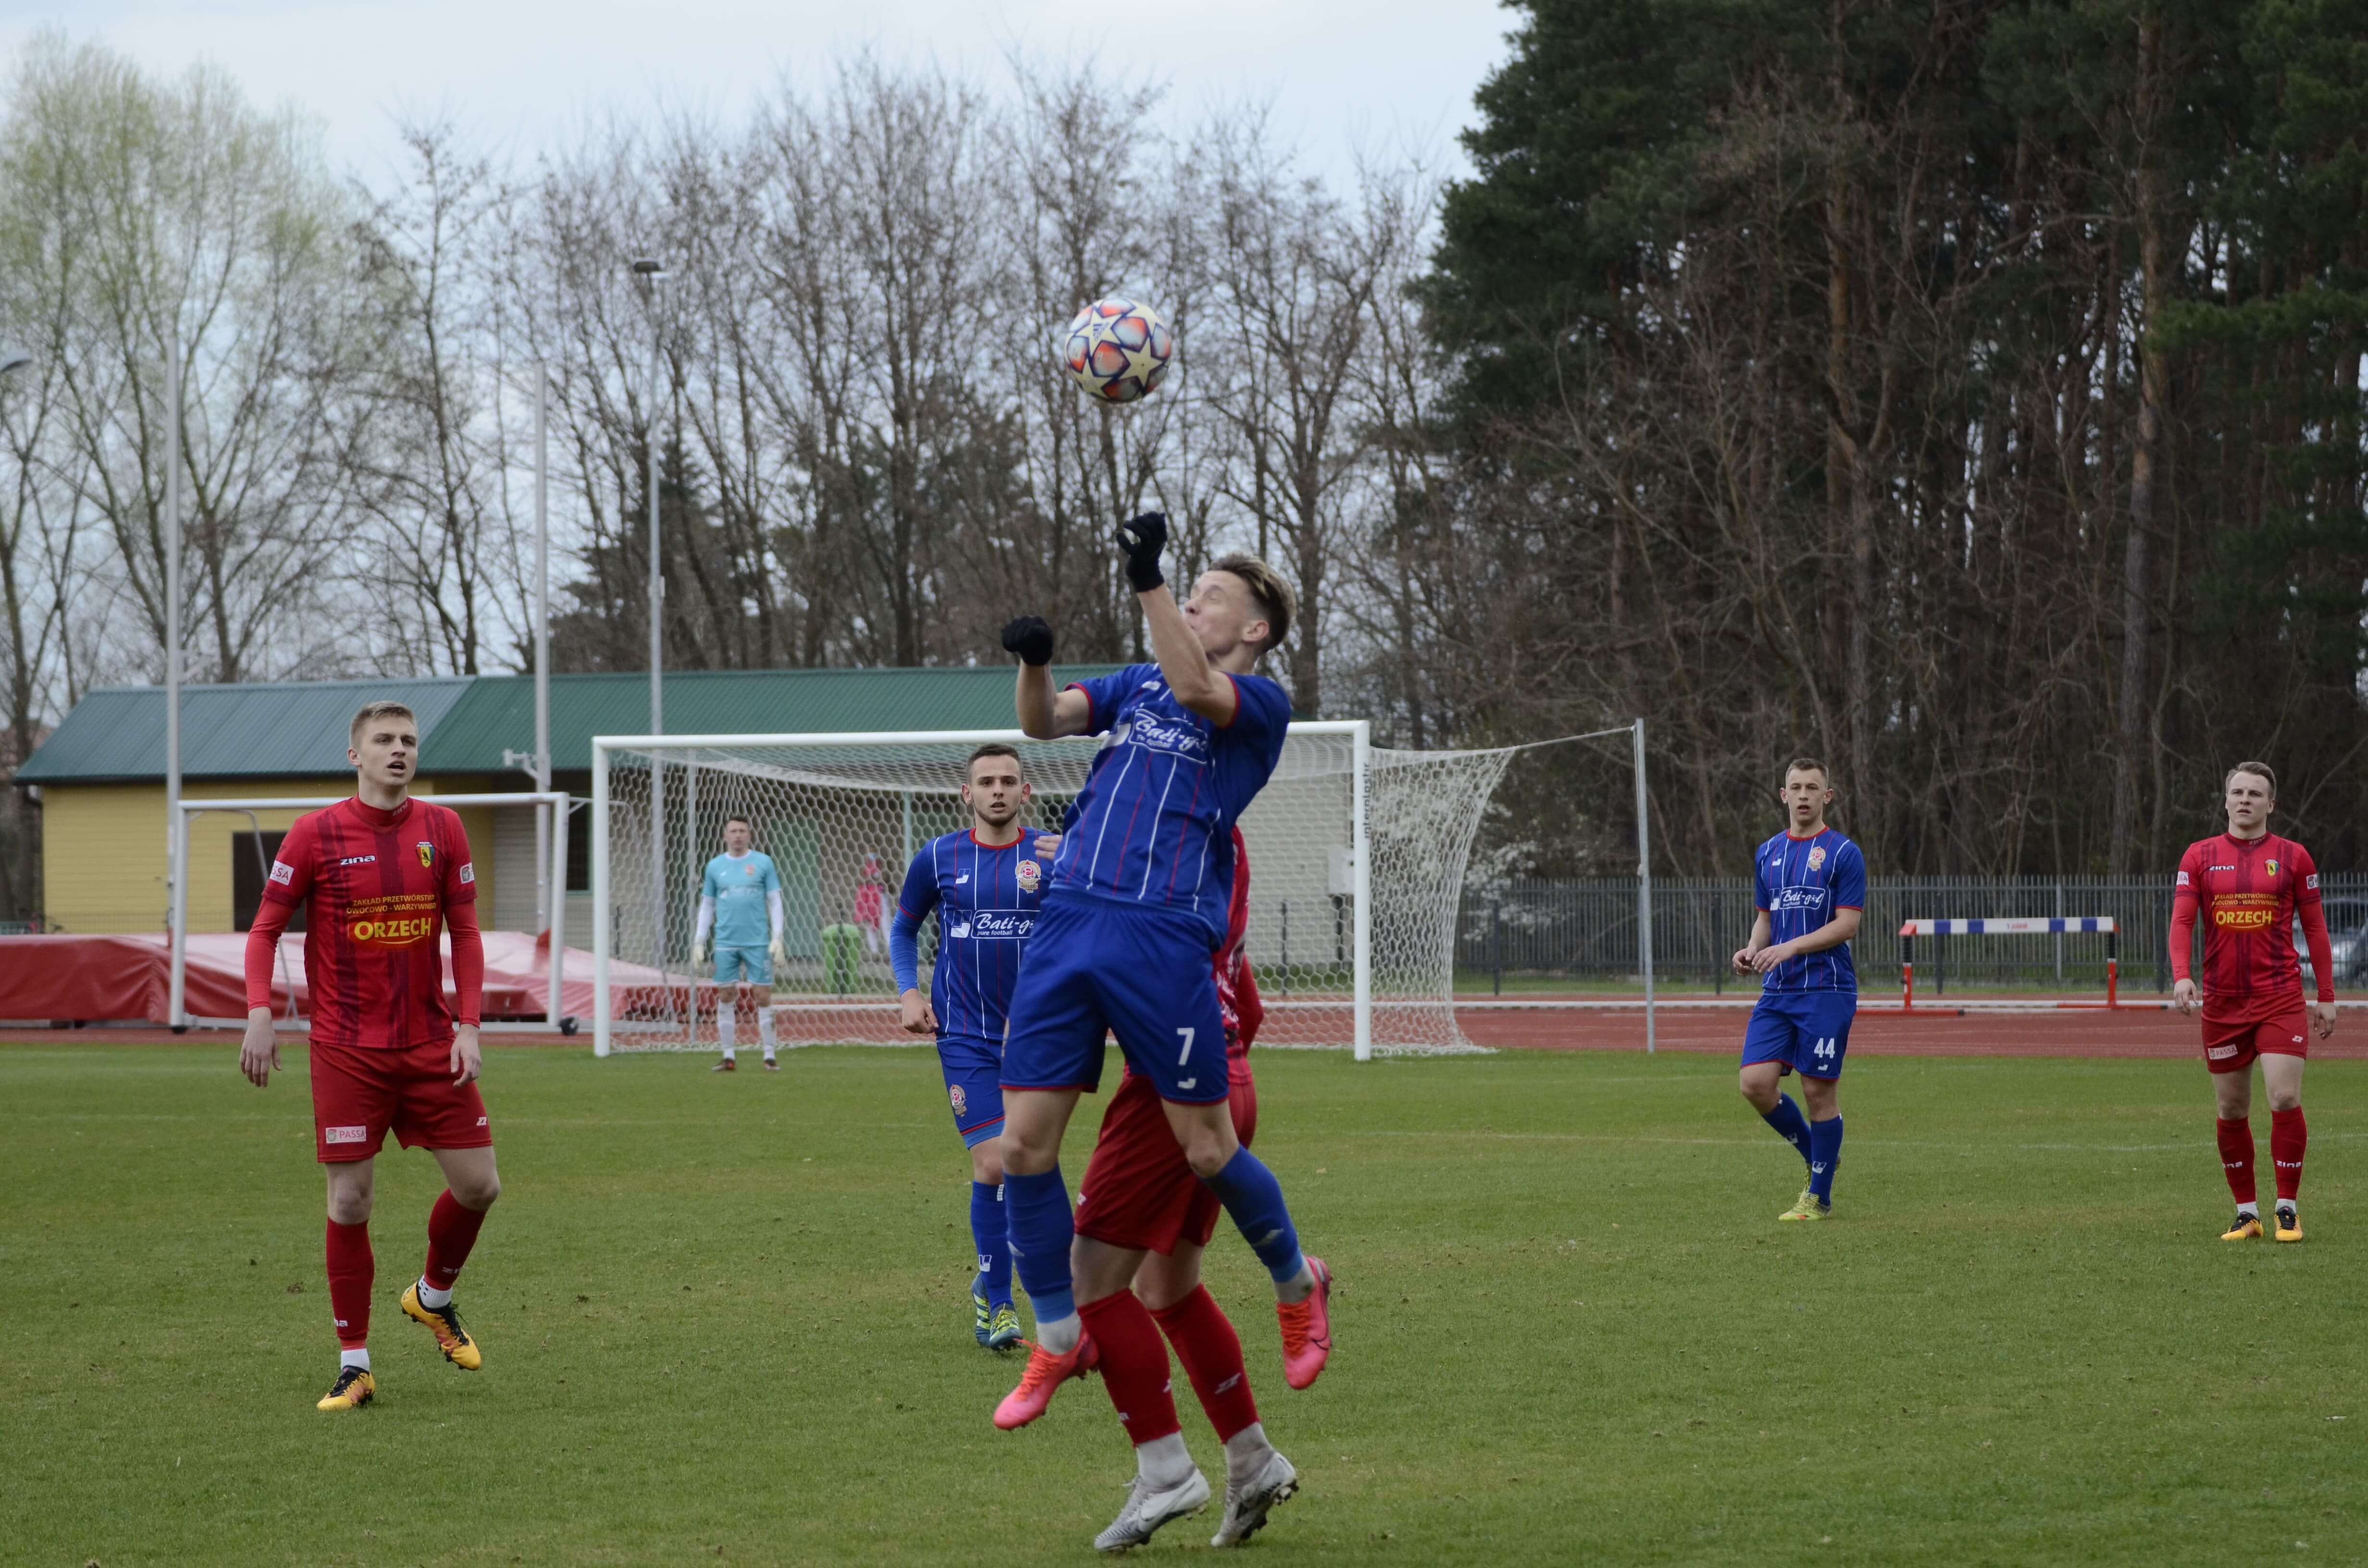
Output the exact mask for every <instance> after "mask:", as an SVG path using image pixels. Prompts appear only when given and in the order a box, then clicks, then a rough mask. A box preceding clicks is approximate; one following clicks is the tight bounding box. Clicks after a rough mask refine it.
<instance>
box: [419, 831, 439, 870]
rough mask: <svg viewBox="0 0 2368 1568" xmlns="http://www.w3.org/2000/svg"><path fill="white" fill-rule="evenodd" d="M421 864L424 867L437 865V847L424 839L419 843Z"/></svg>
mask: <svg viewBox="0 0 2368 1568" xmlns="http://www.w3.org/2000/svg"><path fill="white" fill-rule="evenodd" d="M419 863H420V864H421V865H423V866H433V865H434V864H436V846H434V845H433V844H430V843H428V842H427V840H426V839H424V838H423V839H421V840H420V841H419Z"/></svg>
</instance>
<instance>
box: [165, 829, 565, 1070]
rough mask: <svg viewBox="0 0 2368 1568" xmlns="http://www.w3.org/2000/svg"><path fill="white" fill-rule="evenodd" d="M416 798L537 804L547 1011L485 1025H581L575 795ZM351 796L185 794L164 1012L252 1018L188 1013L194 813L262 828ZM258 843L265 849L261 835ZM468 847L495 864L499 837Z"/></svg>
mask: <svg viewBox="0 0 2368 1568" xmlns="http://www.w3.org/2000/svg"><path fill="white" fill-rule="evenodd" d="M412 798H413V799H414V800H420V801H432V802H434V803H435V804H437V805H439V806H449V807H450V808H452V809H453V810H455V811H461V810H469V809H475V808H495V809H499V810H504V811H511V810H517V809H519V808H528V809H531V810H532V812H533V813H534V822H535V826H534V828H533V830H532V832H533V842H532V843H531V844H530V845H529V846H527V848H526V849H522V850H521V851H520V853H521V854H526V853H528V852H529V851H530V852H531V854H532V856H533V858H532V860H531V861H530V862H529V864H531V865H532V868H533V869H532V881H533V889H534V897H535V902H534V905H533V909H534V914H533V915H532V916H531V920H532V924H533V925H534V926H537V927H539V929H537V930H535V931H534V932H532V933H531V935H533V936H534V937H536V939H537V945H538V946H540V945H541V943H542V941H543V940H544V938H546V937H547V938H548V943H549V951H548V954H547V955H546V957H545V961H544V970H545V973H544V977H543V978H544V984H545V985H546V986H547V987H548V989H547V990H546V992H545V993H544V997H543V1003H544V1006H543V1011H542V1014H541V1017H540V1018H537V1019H523V1020H517V1021H511V1022H498V1023H496V1022H489V1023H486V1024H484V1025H483V1026H481V1028H483V1029H484V1031H486V1032H488V1033H493V1032H499V1031H503V1030H534V1031H537V1032H546V1031H549V1030H551V1029H555V1028H557V1029H564V1031H565V1032H568V1033H573V1032H575V1020H574V1019H573V1018H570V1017H567V1015H566V1008H565V1006H564V995H563V992H562V985H563V982H564V977H565V972H566V961H565V960H566V953H567V943H566V935H567V914H566V911H567V813H568V812H569V810H570V809H571V806H572V804H573V802H571V801H570V800H569V798H568V797H567V795H566V794H564V792H561V791H558V790H552V791H549V792H538V791H533V790H521V791H515V792H511V793H506V794H460V795H415V796H413V797H412ZM350 799H352V797H351V796H350V795H326V796H305V797H301V798H300V797H279V796H274V797H270V798H268V799H267V798H261V797H258V798H255V799H233V800H192V799H188V798H187V797H185V798H183V799H182V801H180V811H179V813H178V816H177V818H176V821H175V822H174V824H173V842H172V846H171V850H172V879H173V895H172V913H171V915H170V917H169V918H170V919H171V922H172V929H171V932H170V933H169V941H170V946H171V960H170V967H171V980H170V992H169V994H168V997H167V1000H166V1005H165V1015H166V1017H168V1018H169V1019H170V1020H171V1023H172V1027H173V1028H176V1029H183V1028H189V1027H190V1026H192V1025H204V1026H213V1027H225V1028H227V1027H240V1028H243V1027H245V1023H246V1019H245V1017H236V1018H211V1017H191V1016H190V1015H189V1013H188V1008H187V1005H186V1004H187V1001H188V935H189V929H188V927H189V920H188V915H189V825H190V824H191V822H192V821H193V820H194V819H195V818H198V817H200V816H204V815H206V814H208V813H210V812H227V813H229V814H232V815H234V816H244V817H245V818H246V821H247V827H248V829H249V830H250V831H251V832H254V833H256V834H257V835H260V834H262V833H263V832H265V831H275V832H276V831H279V830H278V829H270V830H266V829H265V828H264V827H263V825H262V823H261V819H260V818H259V817H258V816H257V814H256V813H258V812H317V811H322V810H324V809H325V808H327V807H330V806H334V805H336V804H339V803H340V802H342V801H347V800H350ZM497 826H498V824H497ZM522 842H523V841H522ZM257 848H258V852H259V849H260V843H259V840H258V845H257ZM469 849H470V853H471V855H472V858H474V859H475V860H476V861H477V862H478V863H479V864H480V865H482V866H485V867H487V868H489V869H490V867H491V866H492V864H493V856H494V854H495V851H496V846H495V845H490V844H488V845H479V844H473V843H472V845H470V846H469ZM488 881H492V878H490V877H487V876H483V875H481V879H480V888H481V891H482V889H483V887H484V885H485V883H486V882H488ZM492 914H493V910H492V909H491V908H490V907H488V906H481V908H480V911H479V914H478V924H479V926H480V927H481V928H483V929H484V930H487V931H492V930H495V929H496V928H497V927H496V926H495V923H494V921H493V920H492V919H491V918H489V916H490V915H492ZM498 928H499V929H507V928H508V927H507V926H502V927H498ZM448 961H449V960H448ZM282 968H283V969H284V968H285V960H283V961H282ZM290 990H291V992H292V990H293V987H292V985H291V986H290Z"/></svg>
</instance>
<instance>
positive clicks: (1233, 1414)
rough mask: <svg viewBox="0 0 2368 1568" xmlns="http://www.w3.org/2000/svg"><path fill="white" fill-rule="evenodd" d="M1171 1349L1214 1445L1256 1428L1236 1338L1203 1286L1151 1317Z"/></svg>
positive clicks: (1255, 1407) (1254, 1407)
mask: <svg viewBox="0 0 2368 1568" xmlns="http://www.w3.org/2000/svg"><path fill="white" fill-rule="evenodd" d="M1151 1315H1152V1316H1153V1317H1154V1318H1156V1319H1157V1320H1158V1322H1159V1326H1160V1328H1161V1330H1162V1331H1164V1332H1165V1333H1166V1334H1167V1342H1168V1343H1169V1344H1170V1345H1173V1346H1176V1358H1177V1359H1178V1360H1179V1361H1181V1362H1183V1363H1184V1372H1185V1375H1186V1376H1188V1377H1190V1379H1191V1380H1192V1392H1194V1393H1196V1394H1199V1395H1200V1396H1201V1409H1202V1410H1204V1411H1206V1412H1208V1415H1209V1425H1210V1426H1214V1427H1215V1428H1216V1429H1217V1438H1218V1440H1219V1441H1220V1442H1231V1441H1233V1437H1234V1434H1235V1433H1236V1432H1239V1431H1241V1430H1243V1429H1244V1428H1245V1427H1247V1426H1254V1425H1256V1424H1257V1422H1258V1402H1257V1401H1256V1400H1253V1399H1252V1398H1251V1397H1250V1375H1249V1372H1248V1370H1247V1369H1246V1368H1244V1367H1243V1365H1242V1340H1241V1335H1237V1334H1235V1332H1234V1325H1233V1323H1232V1321H1231V1320H1229V1319H1228V1318H1227V1317H1226V1316H1225V1313H1224V1309H1223V1308H1222V1307H1220V1306H1218V1305H1217V1299H1216V1298H1215V1297H1213V1296H1212V1295H1210V1294H1209V1288H1208V1287H1207V1286H1205V1285H1202V1286H1200V1287H1198V1288H1196V1289H1195V1290H1193V1292H1192V1293H1191V1294H1190V1295H1189V1296H1187V1297H1185V1298H1184V1299H1183V1300H1182V1301H1178V1302H1177V1303H1176V1304H1175V1305H1174V1306H1172V1307H1163V1308H1161V1309H1160V1310H1159V1311H1158V1312H1154V1313H1152V1314H1151Z"/></svg>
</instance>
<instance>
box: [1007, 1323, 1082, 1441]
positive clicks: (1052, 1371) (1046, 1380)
mask: <svg viewBox="0 0 2368 1568" xmlns="http://www.w3.org/2000/svg"><path fill="white" fill-rule="evenodd" d="M1020 1343H1021V1344H1023V1345H1025V1346H1028V1368H1027V1369H1026V1370H1025V1371H1023V1372H1021V1373H1020V1374H1019V1387H1018V1388H1016V1389H1013V1390H1012V1391H1011V1392H1009V1393H1008V1394H1005V1395H1004V1396H1003V1403H1001V1404H998V1405H996V1407H995V1424H996V1426H999V1427H1001V1428H1002V1429H1003V1430H1004V1431H1006V1432H1016V1431H1018V1430H1019V1428H1020V1427H1022V1426H1027V1425H1028V1423H1030V1421H1033V1420H1035V1419H1036V1418H1037V1417H1038V1416H1040V1415H1043V1414H1044V1408H1045V1406H1047V1405H1049V1404H1051V1403H1053V1390H1054V1389H1057V1388H1059V1387H1060V1386H1061V1385H1062V1384H1063V1383H1065V1382H1067V1381H1069V1380H1070V1379H1071V1378H1082V1377H1084V1376H1085V1375H1086V1373H1087V1372H1088V1371H1090V1370H1091V1369H1094V1368H1096V1367H1099V1366H1100V1365H1101V1360H1102V1356H1101V1349H1100V1347H1099V1346H1097V1345H1096V1344H1095V1343H1094V1336H1093V1335H1090V1334H1080V1335H1078V1336H1077V1347H1076V1349H1075V1350H1072V1351H1070V1352H1069V1353H1068V1354H1067V1355H1066V1356H1055V1355H1053V1353H1052V1352H1051V1351H1049V1350H1047V1349H1045V1348H1044V1347H1043V1346H1041V1345H1038V1344H1036V1343H1034V1342H1033V1341H1030V1340H1024V1339H1023V1340H1021V1341H1020Z"/></svg>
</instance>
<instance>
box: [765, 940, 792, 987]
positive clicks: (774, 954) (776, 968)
mask: <svg viewBox="0 0 2368 1568" xmlns="http://www.w3.org/2000/svg"><path fill="white" fill-rule="evenodd" d="M766 951H767V953H768V954H769V955H770V956H771V958H772V960H773V972H774V973H775V974H779V975H782V976H783V977H784V978H786V977H787V973H788V970H789V967H790V949H789V948H788V947H787V946H786V945H785V944H784V943H783V942H782V941H781V939H780V937H774V938H773V945H772V946H771V947H770V948H768V949H766Z"/></svg>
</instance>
